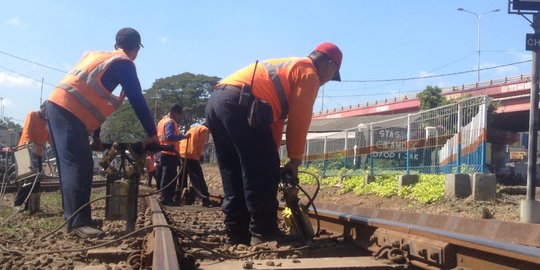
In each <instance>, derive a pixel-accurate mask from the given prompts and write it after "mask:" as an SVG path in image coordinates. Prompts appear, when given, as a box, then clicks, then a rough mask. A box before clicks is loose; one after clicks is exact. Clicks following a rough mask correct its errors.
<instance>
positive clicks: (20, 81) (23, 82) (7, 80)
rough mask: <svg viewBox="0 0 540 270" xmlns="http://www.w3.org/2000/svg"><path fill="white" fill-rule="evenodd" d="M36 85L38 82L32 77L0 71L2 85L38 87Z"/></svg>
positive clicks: (0, 84)
mask: <svg viewBox="0 0 540 270" xmlns="http://www.w3.org/2000/svg"><path fill="white" fill-rule="evenodd" d="M36 85H37V84H36V83H35V82H34V81H33V80H31V79H28V78H25V77H21V76H16V75H15V76H14V75H10V74H8V73H5V72H0V87H11V88H23V87H36Z"/></svg>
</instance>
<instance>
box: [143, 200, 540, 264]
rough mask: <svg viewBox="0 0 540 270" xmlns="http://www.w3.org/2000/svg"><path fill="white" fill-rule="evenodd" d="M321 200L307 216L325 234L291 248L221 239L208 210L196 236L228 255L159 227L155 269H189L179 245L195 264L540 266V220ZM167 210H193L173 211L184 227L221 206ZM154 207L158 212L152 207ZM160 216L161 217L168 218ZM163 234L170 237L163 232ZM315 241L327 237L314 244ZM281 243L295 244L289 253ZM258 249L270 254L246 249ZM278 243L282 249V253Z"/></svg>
mask: <svg viewBox="0 0 540 270" xmlns="http://www.w3.org/2000/svg"><path fill="white" fill-rule="evenodd" d="M319 207H320V208H321V209H317V214H315V212H314V211H311V212H310V218H312V221H313V224H314V226H316V225H315V224H317V222H319V223H320V227H321V229H322V231H323V234H324V235H326V236H327V237H320V238H318V239H316V240H315V241H313V242H312V243H309V245H307V246H302V248H301V249H299V250H296V251H295V249H297V248H298V246H294V245H293V246H285V247H284V246H280V245H279V244H278V245H275V244H271V245H273V246H272V247H270V248H269V249H266V248H265V247H263V248H253V247H251V248H250V247H238V246H234V247H231V246H227V245H224V244H223V242H224V236H223V235H221V236H216V234H219V232H220V230H221V232H222V233H223V230H222V229H219V228H217V229H216V228H215V226H216V223H215V221H216V218H213V219H211V220H210V221H209V223H208V224H210V225H209V226H210V227H211V226H214V230H213V231H212V232H209V233H207V235H204V229H202V232H199V237H198V238H197V239H199V241H201V242H202V243H206V247H205V248H209V247H212V248H213V249H214V250H217V252H219V253H222V254H223V253H225V254H227V255H229V256H230V257H233V258H232V259H230V258H229V259H226V258H221V259H219V258H218V257H219V256H217V255H215V254H213V253H212V252H209V251H206V252H201V250H205V248H201V246H200V245H193V244H190V242H192V240H193V239H188V240H187V241H186V239H185V237H181V238H182V239H184V241H183V240H182V239H174V237H175V236H174V230H173V231H170V234H169V233H163V232H160V233H159V235H160V238H157V237H156V240H155V244H156V246H155V248H154V264H153V269H190V268H189V267H190V266H189V265H185V266H184V268H182V267H180V266H177V265H178V262H177V261H176V264H175V260H174V259H172V258H174V256H173V255H172V254H171V253H170V252H171V250H181V256H182V257H183V258H185V257H186V256H191V257H190V258H192V259H193V258H194V259H195V260H197V262H199V263H200V266H199V267H200V269H241V268H244V269H540V248H539V246H540V225H536V224H522V223H513V222H501V221H495V220H475V219H469V218H459V217H450V216H442V215H428V214H411V213H404V212H398V211H387V210H378V209H367V208H353V207H346V206H341V207H336V206H335V205H320V206H319ZM323 208H324V209H323ZM156 209H157V208H156ZM172 211H179V213H180V215H184V216H186V217H191V221H189V220H186V219H182V218H178V216H176V218H175V219H176V220H177V221H178V220H181V222H179V224H174V225H173V227H175V228H181V227H182V226H183V227H184V229H183V230H186V228H187V227H186V224H191V225H193V224H198V225H199V227H203V226H204V224H203V223H204V222H205V221H203V220H202V218H200V219H199V218H195V217H194V216H196V215H198V214H199V213H205V212H209V211H215V212H220V211H219V208H215V209H213V210H208V209H202V208H197V207H192V206H183V207H171V208H167V209H166V210H165V212H172ZM152 212H153V213H154V214H155V213H156V212H154V209H152ZM157 220H159V222H162V221H164V220H167V218H159V219H157ZM194 220H195V223H193V222H194ZM317 220H318V221H317ZM188 227H189V226H188ZM160 230H161V229H160ZM187 230H189V229H187ZM155 234H156V235H158V233H157V232H155ZM165 235H167V236H168V235H170V236H171V237H173V239H172V240H171V239H167V240H165V239H164V238H161V237H163V236H165ZM205 236H206V237H208V238H205ZM220 237H221V238H220ZM216 238H217V239H216ZM328 239H332V240H334V241H333V242H328ZM319 241H322V242H324V241H326V242H324V244H323V245H318V244H317V242H319ZM166 243H169V245H172V244H173V243H180V246H181V247H180V248H178V246H177V247H173V246H168V247H166V246H167V245H168V244H166ZM286 249H290V250H293V252H289V253H286ZM227 251H230V252H228V253H227ZM260 251H267V253H266V254H274V255H270V256H267V257H266V258H264V257H262V258H261V256H257V255H254V256H246V255H249V254H250V253H257V252H260ZM273 251H274V252H273ZM275 251H279V252H280V253H283V254H284V255H283V256H279V253H276V252H275ZM161 252H165V253H164V255H160V254H161ZM167 252H168V253H167ZM190 252H193V253H192V254H190ZM188 254H189V255H188ZM291 254H292V255H291ZM235 256H236V258H234V257H235ZM163 258H170V259H171V260H170V261H167V260H164V259H163ZM165 262H167V263H170V264H167V265H165ZM175 267H179V268H175ZM186 267H187V268H186ZM191 267H194V265H192V266H191Z"/></svg>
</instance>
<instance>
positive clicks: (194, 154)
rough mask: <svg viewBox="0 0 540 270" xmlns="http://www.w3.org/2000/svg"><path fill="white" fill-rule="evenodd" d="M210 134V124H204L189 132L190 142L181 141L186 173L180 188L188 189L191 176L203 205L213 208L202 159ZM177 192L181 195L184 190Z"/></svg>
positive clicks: (192, 183)
mask: <svg viewBox="0 0 540 270" xmlns="http://www.w3.org/2000/svg"><path fill="white" fill-rule="evenodd" d="M208 133H209V130H208V124H207V123H203V124H202V125H199V126H194V127H192V128H190V129H189V130H188V132H187V134H189V135H190V137H189V140H182V141H180V156H181V157H182V158H183V159H184V160H185V163H184V164H182V165H183V166H185V167H186V169H185V170H186V172H185V173H184V174H182V175H181V176H182V178H181V180H180V181H181V185H180V186H181V187H184V188H186V187H187V176H188V175H189V179H190V181H191V185H192V187H193V188H194V189H195V194H196V195H197V196H198V197H200V198H201V200H202V205H203V206H205V207H208V206H211V202H210V199H209V197H208V196H209V195H210V194H209V193H208V187H207V186H206V181H205V180H204V173H203V170H202V167H201V163H200V159H201V154H202V151H203V150H204V145H205V144H206V142H207V141H208ZM177 192H179V193H180V194H181V192H182V190H179V191H177Z"/></svg>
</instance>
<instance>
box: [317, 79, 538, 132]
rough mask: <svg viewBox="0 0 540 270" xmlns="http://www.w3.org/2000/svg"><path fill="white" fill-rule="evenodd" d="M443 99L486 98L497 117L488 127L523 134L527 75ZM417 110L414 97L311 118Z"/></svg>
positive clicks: (469, 87) (455, 90)
mask: <svg viewBox="0 0 540 270" xmlns="http://www.w3.org/2000/svg"><path fill="white" fill-rule="evenodd" d="M442 90H443V91H442V94H443V95H445V96H446V97H447V98H450V99H456V98H460V97H463V96H479V95H487V96H489V97H491V98H492V99H493V100H494V101H498V102H499V106H498V108H497V114H496V116H495V118H494V121H493V122H492V123H490V126H492V127H495V128H497V129H501V130H506V131H514V132H524V131H528V129H529V100H530V90H531V75H530V74H522V75H519V76H514V77H505V78H502V79H498V80H490V81H483V82H479V83H474V84H464V85H460V86H453V87H448V88H443V89H442ZM419 110H420V101H419V100H418V99H417V98H416V95H407V96H400V97H394V98H389V99H385V100H381V101H375V102H368V103H365V104H358V105H356V106H353V105H351V106H348V107H342V108H335V109H330V110H326V111H323V112H320V113H315V114H313V120H317V119H330V118H345V117H351V116H369V115H392V114H402V113H413V112H418V111H419Z"/></svg>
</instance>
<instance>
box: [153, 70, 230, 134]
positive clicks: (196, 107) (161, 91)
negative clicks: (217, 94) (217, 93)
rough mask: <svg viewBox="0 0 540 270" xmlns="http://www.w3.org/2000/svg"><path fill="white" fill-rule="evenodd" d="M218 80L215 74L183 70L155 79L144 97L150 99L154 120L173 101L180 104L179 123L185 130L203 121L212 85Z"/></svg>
mask: <svg viewBox="0 0 540 270" xmlns="http://www.w3.org/2000/svg"><path fill="white" fill-rule="evenodd" d="M219 80H220V78H219V77H215V76H214V77H210V76H206V75H195V74H193V73H189V72H185V73H182V74H178V75H174V76H171V77H167V78H162V79H158V80H156V81H155V82H154V84H153V85H152V87H151V88H150V89H148V91H146V93H145V97H146V100H148V101H150V102H149V103H150V104H149V105H150V108H151V110H152V112H153V113H155V114H156V115H155V117H156V118H157V119H156V121H159V119H161V117H162V116H163V115H165V114H167V113H168V111H169V108H170V107H171V106H172V105H173V104H174V103H178V104H180V105H182V106H183V107H184V111H183V113H182V119H181V120H180V123H179V124H180V129H181V130H182V131H187V129H189V128H190V127H191V126H192V125H193V124H195V123H198V122H203V121H204V108H205V107H206V103H207V101H208V98H209V97H210V94H211V92H212V87H213V86H214V85H216V84H217V82H218V81H219ZM156 98H157V99H156Z"/></svg>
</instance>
